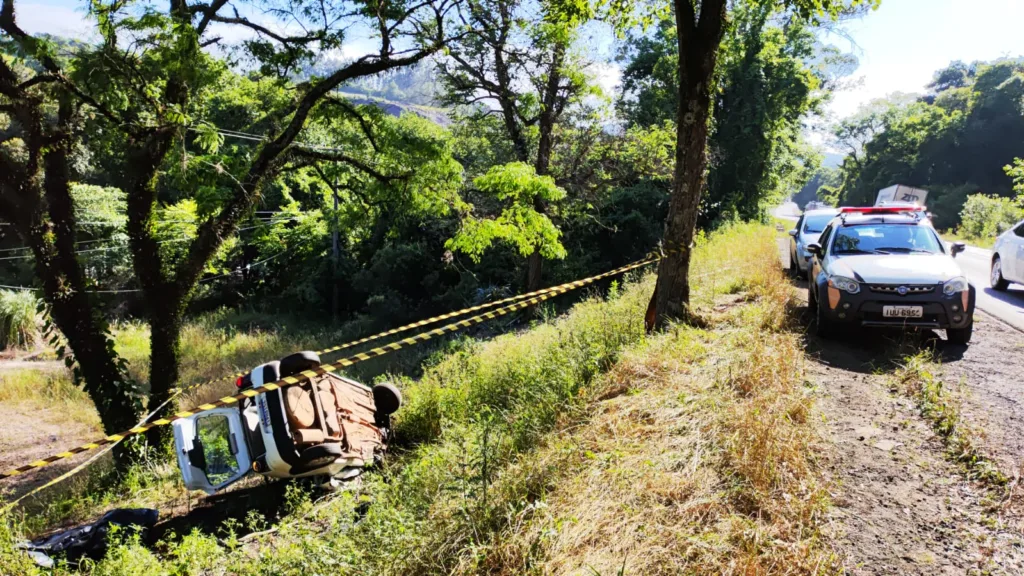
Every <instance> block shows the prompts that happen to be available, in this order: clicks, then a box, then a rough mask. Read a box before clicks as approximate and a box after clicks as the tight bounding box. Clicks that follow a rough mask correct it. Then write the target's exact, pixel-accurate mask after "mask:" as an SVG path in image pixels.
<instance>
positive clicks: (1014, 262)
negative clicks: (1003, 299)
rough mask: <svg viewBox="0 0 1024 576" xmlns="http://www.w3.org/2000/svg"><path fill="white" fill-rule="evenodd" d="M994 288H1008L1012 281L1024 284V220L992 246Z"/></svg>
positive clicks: (990, 277)
mask: <svg viewBox="0 0 1024 576" xmlns="http://www.w3.org/2000/svg"><path fill="white" fill-rule="evenodd" d="M989 280H990V282H991V283H992V288H993V289H995V290H1000V291H1002V290H1006V288H1007V287H1008V286H1009V285H1010V282H1016V283H1018V284H1024V220H1021V221H1020V222H1017V224H1016V225H1014V227H1013V228H1010V229H1009V230H1007V231H1006V232H1003V233H1002V234H1000V235H999V237H998V238H996V244H995V246H993V247H992V272H991V275H990V276H989Z"/></svg>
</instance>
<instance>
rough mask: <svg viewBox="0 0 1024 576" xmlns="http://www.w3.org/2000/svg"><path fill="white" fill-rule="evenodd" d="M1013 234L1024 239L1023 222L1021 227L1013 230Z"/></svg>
mask: <svg viewBox="0 0 1024 576" xmlns="http://www.w3.org/2000/svg"><path fill="white" fill-rule="evenodd" d="M1013 233H1014V234H1016V235H1017V236H1020V237H1021V238H1024V222H1021V224H1020V226H1017V227H1016V228H1014V229H1013Z"/></svg>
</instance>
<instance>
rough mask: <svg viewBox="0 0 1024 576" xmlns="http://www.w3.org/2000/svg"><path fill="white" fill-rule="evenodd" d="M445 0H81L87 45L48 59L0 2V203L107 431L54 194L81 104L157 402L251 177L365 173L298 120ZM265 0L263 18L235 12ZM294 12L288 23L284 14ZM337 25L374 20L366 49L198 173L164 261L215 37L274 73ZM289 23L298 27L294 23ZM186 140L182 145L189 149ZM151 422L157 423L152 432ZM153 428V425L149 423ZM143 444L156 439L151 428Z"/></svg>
mask: <svg viewBox="0 0 1024 576" xmlns="http://www.w3.org/2000/svg"><path fill="white" fill-rule="evenodd" d="M454 4H455V0H422V1H421V0H411V1H405V0H395V1H388V0H381V1H374V2H363V1H357V0H342V1H338V2H327V1H326V0H323V1H322V0H282V1H281V2H270V3H269V4H268V3H263V2H261V3H258V4H257V3H247V2H244V1H242V0H213V1H212V2H210V3H204V2H188V0H172V1H171V2H170V4H169V5H168V6H167V8H166V9H163V8H160V7H158V6H157V5H147V6H145V7H144V8H145V9H140V6H139V5H138V4H129V3H125V2H120V1H113V2H102V1H97V2H93V3H91V5H90V11H91V14H92V16H93V17H94V18H95V20H96V23H97V29H98V32H99V33H100V35H101V37H102V43H101V44H100V45H99V46H97V47H95V48H92V49H88V50H83V52H81V53H80V54H78V55H76V56H75V58H74V59H73V60H72V61H71V62H69V63H67V65H62V64H61V63H59V62H58V61H57V60H56V59H55V57H54V56H53V54H52V52H53V51H52V47H51V46H50V45H49V43H48V42H46V41H45V39H43V38H38V37H33V36H31V35H29V34H26V33H25V32H24V31H22V30H21V29H20V28H19V27H18V25H17V22H16V18H15V0H3V10H2V18H0V25H2V29H3V31H4V34H5V40H8V41H13V42H14V43H15V44H16V45H17V46H18V47H19V48H20V50H21V51H22V53H23V54H24V56H25V58H26V61H27V62H28V63H29V64H30V65H31V66H32V67H33V68H24V69H23V70H21V71H16V70H15V69H13V68H12V66H11V65H10V64H9V63H8V62H6V61H5V62H3V63H0V95H2V96H3V100H0V106H2V107H0V112H2V113H4V114H7V115H8V116H9V117H11V118H13V119H14V120H15V122H14V124H16V125H15V126H13V129H12V131H11V134H10V135H9V136H7V139H8V140H7V142H5V146H6V147H5V150H4V152H5V154H4V155H3V157H2V159H0V161H2V162H3V163H4V165H3V170H2V171H3V180H2V181H0V202H2V206H3V208H4V210H3V213H4V214H3V216H4V218H5V219H9V220H10V221H11V222H12V223H15V224H16V225H17V229H18V231H19V235H20V236H21V237H22V240H23V241H24V242H25V244H27V245H28V246H30V247H31V248H32V251H33V254H34V255H35V258H36V269H37V273H38V275H39V277H40V279H41V281H42V286H43V292H44V297H45V300H46V302H47V303H48V304H49V305H50V307H51V314H52V317H53V319H54V321H55V322H56V324H57V325H58V327H60V329H61V331H62V332H63V333H64V334H65V336H66V337H67V339H68V341H69V344H70V347H71V349H72V350H73V352H74V355H75V358H76V360H77V362H78V364H79V366H80V367H81V375H82V377H83V378H84V380H85V383H86V389H87V390H89V391H90V394H91V395H92V398H93V400H94V401H95V403H96V405H97V408H98V409H99V411H100V414H101V418H102V420H103V424H104V428H105V429H106V430H107V431H109V432H113V431H116V429H119V428H123V427H125V426H126V425H128V424H130V423H131V422H132V421H133V420H134V419H135V417H136V414H137V409H136V407H135V405H134V403H133V398H134V395H133V393H132V388H131V385H130V384H128V382H127V379H126V377H125V376H124V369H123V363H122V362H120V360H119V359H118V357H117V355H116V353H115V351H114V349H113V345H112V343H111V340H110V338H109V336H108V335H107V334H106V326H105V324H104V322H103V321H102V319H101V318H99V315H98V313H97V312H96V309H95V307H94V306H93V303H92V302H91V300H90V295H89V294H88V292H87V286H86V283H85V280H84V279H83V277H82V271H81V270H82V269H81V264H80V263H79V262H78V260H77V258H76V257H75V255H74V249H73V247H74V243H75V236H76V233H77V226H76V223H75V220H74V214H73V211H72V210H71V204H72V202H71V197H70V194H69V192H68V184H69V181H70V171H69V158H68V156H69V153H70V150H71V149H72V148H73V147H74V146H75V145H76V140H75V139H76V138H77V137H79V133H78V130H79V127H80V126H81V125H82V124H83V122H84V121H85V120H86V118H85V116H96V117H98V118H99V119H100V120H101V121H102V126H103V129H104V130H105V131H108V132H109V133H111V134H113V135H114V136H113V137H114V138H115V139H116V140H117V148H118V149H119V150H121V151H122V152H121V154H120V156H119V158H118V159H117V165H118V166H119V167H120V169H121V171H122V175H123V176H122V178H121V179H120V182H119V184H120V185H121V187H122V188H123V189H124V191H125V192H126V194H127V232H128V235H129V241H130V248H131V254H132V261H133V266H134V269H135V273H136V276H137V281H138V283H139V287H140V289H141V291H142V299H143V301H144V304H145V307H146V313H147V319H148V321H149V324H150V327H151V343H150V348H151V357H150V371H149V373H150V382H149V403H150V405H151V406H155V405H157V404H160V403H162V402H163V401H164V400H166V399H167V398H168V397H169V395H170V393H171V389H172V388H173V387H174V386H175V385H176V384H177V382H178V366H179V352H178V351H179V338H180V332H181V327H182V317H183V314H184V312H185V308H186V306H187V304H188V302H189V300H190V298H191V295H192V293H193V291H194V290H195V287H196V284H197V282H198V281H199V280H200V278H201V276H202V275H203V273H204V271H205V270H206V267H207V265H208V263H209V262H210V260H211V258H212V257H213V256H214V254H215V253H216V252H217V251H218V249H219V248H220V247H221V245H222V244H223V242H224V241H225V239H227V238H229V237H230V236H231V235H232V234H233V233H234V232H235V230H236V229H237V227H238V224H239V222H240V221H242V220H243V219H245V218H247V217H249V216H250V215H251V213H252V211H253V210H254V207H255V205H256V203H257V202H258V200H259V198H260V195H261V191H262V189H263V187H264V185H265V184H266V183H267V182H268V181H270V180H272V179H273V178H274V176H275V175H277V174H278V173H280V171H281V170H282V169H283V168H284V167H285V166H287V165H288V164H289V163H293V162H297V161H303V162H307V163H312V162H316V161H323V162H331V163H343V164H348V165H351V166H353V167H354V168H356V169H358V170H363V171H373V168H372V167H371V166H367V165H366V164H365V163H362V162H360V161H359V160H358V157H357V155H355V154H352V153H350V152H349V151H346V150H344V149H341V150H339V149H332V148H324V147H311V146H306V145H304V144H302V143H301V141H302V138H303V135H304V133H305V130H306V127H307V122H308V121H309V120H310V118H311V117H312V116H313V115H315V114H318V113H319V111H320V110H321V109H322V108H324V107H327V106H339V108H340V109H339V111H338V113H342V114H344V113H346V112H348V111H346V110H345V103H344V102H343V101H340V100H339V99H337V98H335V97H334V96H333V95H332V92H333V91H334V90H335V89H336V88H337V87H339V86H340V85H342V84H343V83H345V82H347V81H351V80H354V79H357V78H361V77H366V76H372V75H375V74H379V73H382V72H386V71H388V70H393V69H396V68H400V67H403V66H409V65H412V64H416V63H417V62H420V61H422V60H423V59H424V58H427V57H428V56H430V55H432V54H434V53H436V52H438V51H439V50H440V49H441V48H442V47H443V46H444V45H445V43H446V41H447V38H446V35H445V34H446V32H445V31H446V25H445V24H446V22H445V21H446V17H447V15H448V13H449V11H450V9H451V8H452V6H453V5H454ZM258 9H267V11H268V13H270V14H273V15H274V16H275V17H276V20H277V21H278V22H280V25H279V26H275V25H270V24H267V23H266V22H265V21H263V20H259V21H257V20H255V19H252V18H250V17H249V15H250V14H253V13H255V12H256V11H257V10H258ZM296 23H297V25H296ZM353 26H363V27H367V28H368V29H371V30H373V31H374V35H373V37H374V39H375V40H376V41H377V47H376V50H374V51H372V52H370V53H368V54H366V55H364V56H361V57H358V58H355V59H354V60H351V61H348V62H346V63H343V64H340V65H338V66H336V67H334V68H332V69H331V70H329V71H326V72H325V73H324V74H323V75H322V76H314V77H312V78H310V79H309V80H307V81H305V82H302V83H300V84H298V85H295V86H293V87H292V90H291V95H290V97H289V98H288V99H286V100H284V101H282V102H279V105H278V106H276V107H274V108H272V109H270V110H267V111H265V114H264V116H263V117H262V118H261V119H260V120H261V121H260V123H259V124H260V128H261V129H262V130H263V135H262V136H263V137H262V139H260V141H259V142H258V143H257V146H256V148H255V150H254V151H253V152H252V153H251V154H248V155H244V156H241V157H240V158H236V159H235V160H236V161H235V162H234V163H233V164H230V165H221V164H215V165H213V166H210V167H209V169H208V170H207V171H206V173H205V178H206V182H205V185H206V186H205V188H204V190H203V192H204V193H205V198H206V200H207V201H206V203H205V205H204V209H203V210H202V212H201V214H200V216H201V219H202V222H201V224H200V225H199V226H198V230H197V232H196V235H195V237H194V239H193V240H192V241H191V242H189V243H188V245H187V248H186V249H184V250H182V251H181V252H180V254H181V256H180V257H178V258H168V256H167V253H166V252H165V251H164V250H163V249H162V248H161V245H160V243H159V241H158V237H157V234H156V230H157V222H156V214H157V211H158V208H159V206H160V200H161V199H160V196H159V190H160V181H161V178H162V177H163V176H164V175H165V174H166V173H167V172H168V167H169V166H172V165H173V164H174V163H176V162H179V161H181V158H185V160H186V162H185V163H186V164H187V158H188V150H187V147H186V143H187V142H191V141H192V140H193V139H194V138H195V135H196V134H198V135H199V137H200V138H199V141H200V142H199V143H200V145H201V146H202V147H204V148H205V149H207V150H212V149H215V148H217V147H218V146H219V145H220V142H221V141H222V139H223V135H222V134H220V133H219V131H218V128H217V127H216V126H213V125H210V124H208V123H206V122H204V121H203V119H202V117H201V111H202V109H203V103H204V101H205V100H206V99H207V98H209V97H210V96H211V94H212V93H213V92H214V91H215V90H216V88H217V86H218V78H219V76H220V74H221V73H222V72H223V64H221V63H220V62H219V61H217V60H216V59H214V58H212V57H211V56H210V55H209V53H208V51H209V50H215V49H218V48H215V47H217V46H221V48H220V49H228V48H229V47H227V46H223V45H224V44H225V41H224V40H223V38H224V37H225V36H227V34H226V32H228V31H229V29H230V28H237V29H241V30H242V35H243V37H245V36H247V37H248V39H247V40H245V41H243V42H242V43H241V45H240V46H237V47H235V48H237V49H238V52H237V54H238V56H239V57H240V58H245V59H248V61H249V62H250V65H251V67H253V68H254V74H256V76H257V77H258V78H260V79H261V80H262V81H265V82H271V83H273V82H281V83H286V82H287V81H288V79H289V78H290V77H291V76H292V74H293V73H294V72H295V71H296V69H297V67H298V66H300V65H301V64H303V63H304V62H308V61H310V60H312V59H314V58H315V57H316V56H317V55H318V54H320V53H323V52H326V51H329V50H337V49H339V48H340V47H341V46H342V43H343V41H344V40H345V39H346V36H347V33H348V31H349V30H350V29H351V28H352V27H353ZM292 29H296V30H298V31H297V32H295V31H292ZM192 147H193V148H194V147H195V145H192ZM154 430H157V431H160V430H164V429H162V428H156V429H154ZM157 434H159V433H157ZM152 439H153V440H155V441H160V440H162V436H154V437H152Z"/></svg>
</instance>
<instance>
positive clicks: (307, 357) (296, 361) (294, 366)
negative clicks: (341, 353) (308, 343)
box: [281, 350, 320, 378]
mask: <svg viewBox="0 0 1024 576" xmlns="http://www.w3.org/2000/svg"><path fill="white" fill-rule="evenodd" d="M319 365H320V356H319V355H317V353H316V352H310V351H308V350H304V351H302V352H296V353H295V354H291V355H289V356H285V357H284V358H281V377H282V378H283V377H285V376H293V375H295V374H298V373H299V372H302V371H303V370H312V369H313V368H316V367H317V366H319Z"/></svg>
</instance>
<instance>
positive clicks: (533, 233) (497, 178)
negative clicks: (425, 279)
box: [445, 162, 566, 262]
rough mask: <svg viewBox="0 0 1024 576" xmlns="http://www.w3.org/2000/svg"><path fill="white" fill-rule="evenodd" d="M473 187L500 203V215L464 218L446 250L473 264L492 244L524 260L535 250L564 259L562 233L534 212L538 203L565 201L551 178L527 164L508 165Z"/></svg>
mask: <svg viewBox="0 0 1024 576" xmlns="http://www.w3.org/2000/svg"><path fill="white" fill-rule="evenodd" d="M473 184H474V186H476V188H477V189H479V190H480V191H481V192H483V193H485V194H487V195H490V196H492V197H493V198H495V199H497V200H498V201H500V202H502V203H503V205H504V207H503V208H502V210H501V214H500V215H498V216H497V217H495V218H476V217H473V216H467V217H466V218H465V219H464V220H463V222H462V227H461V228H460V229H459V231H458V233H457V234H456V235H455V236H454V237H453V238H451V239H450V240H448V242H446V243H445V247H447V248H448V249H449V250H453V251H458V252H462V253H464V254H466V255H468V256H469V257H470V258H471V259H472V260H473V261H474V262H479V261H480V258H481V257H482V256H483V254H484V252H485V251H487V249H488V248H490V247H491V245H493V244H494V243H495V242H507V243H510V244H512V245H514V246H515V247H516V248H517V249H518V251H519V254H520V255H522V256H524V257H525V256H529V255H530V254H532V253H533V252H534V250H538V251H539V252H540V254H541V256H543V257H544V258H547V259H549V260H553V259H562V258H565V256H566V251H565V247H564V246H562V243H561V241H560V238H561V235H562V233H561V231H560V230H559V229H558V228H557V227H556V226H555V225H554V223H553V222H551V219H550V218H548V217H547V215H545V214H542V213H541V212H539V211H538V210H537V209H536V206H537V204H538V202H557V201H559V200H562V199H563V198H565V196H566V193H565V190H563V189H562V188H560V187H559V186H557V185H556V184H555V180H554V179H553V178H552V177H550V176H538V175H537V172H536V171H535V170H534V169H533V167H532V166H530V165H529V164H526V163H523V162H511V163H509V164H505V165H503V166H495V167H493V168H491V169H490V170H488V171H487V173H486V174H484V175H483V176H480V177H478V178H476V179H475V180H473Z"/></svg>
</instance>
